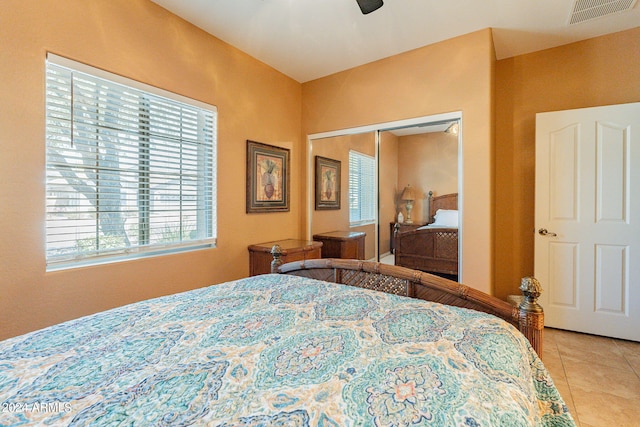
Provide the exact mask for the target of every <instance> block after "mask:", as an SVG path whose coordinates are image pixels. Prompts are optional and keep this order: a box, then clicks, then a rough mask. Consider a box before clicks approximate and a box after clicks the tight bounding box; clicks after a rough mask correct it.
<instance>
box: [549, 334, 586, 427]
mask: <svg viewBox="0 0 640 427" xmlns="http://www.w3.org/2000/svg"><path fill="white" fill-rule="evenodd" d="M555 345H556V350H557V352H558V357H559V358H560V364H561V365H562V372H563V373H564V378H565V381H566V382H567V388H568V389H569V398H570V399H571V407H572V408H573V411H574V412H573V413H572V414H571V416H572V417H573V420H574V421H575V423H576V425H577V426H578V427H579V426H580V417H579V416H578V407H577V406H576V402H575V400H574V399H573V391H572V390H571V383H570V382H569V375H567V369H566V368H565V367H564V358H563V356H562V352H561V351H560V348H559V346H560V343H558V339H557V337H556V339H555Z"/></svg>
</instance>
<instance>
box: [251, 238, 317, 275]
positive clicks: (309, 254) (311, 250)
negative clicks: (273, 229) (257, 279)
mask: <svg viewBox="0 0 640 427" xmlns="http://www.w3.org/2000/svg"><path fill="white" fill-rule="evenodd" d="M273 245H280V247H281V248H282V258H281V259H282V262H283V263H287V262H292V261H302V260H305V259H314V258H320V257H321V255H322V254H321V248H322V243H321V242H312V241H309V240H296V239H286V240H277V241H275V242H266V243H258V244H256V245H249V274H250V275H251V276H257V275H258V274H266V273H271V261H272V260H273V256H272V255H271V248H272V247H273Z"/></svg>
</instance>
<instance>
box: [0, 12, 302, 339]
mask: <svg viewBox="0 0 640 427" xmlns="http://www.w3.org/2000/svg"><path fill="white" fill-rule="evenodd" d="M47 51H51V52H53V53H56V54H58V55H60V56H65V57H69V58H71V59H74V60H76V61H79V62H83V63H87V64H89V65H92V66H94V67H98V68H103V69H105V70H107V71H110V72H112V73H116V74H121V75H124V76H126V77H129V78H132V79H134V80H139V81H142V82H144V83H147V84H151V85H154V86H158V87H161V88H163V89H166V90H170V91H173V92H177V93H179V94H181V95H185V96H188V97H191V98H195V99H198V100H201V101H204V102H207V103H210V104H213V105H215V106H217V107H218V114H219V116H218V126H219V128H218V141H219V142H218V144H219V145H218V155H219V159H218V182H219V186H218V208H219V210H218V234H219V236H218V237H219V238H218V242H219V244H218V248H216V249H210V250H201V251H195V252H189V253H182V254H179V255H169V256H162V257H156V258H149V259H145V260H138V261H130V262H121V263H117V264H110V265H103V266H96V267H87V268H81V269H76V270H68V271H59V272H55V273H46V272H45V254H44V248H45V236H44V222H45V210H44V199H45V189H44V170H45V149H44V140H45V138H44V128H45V124H44V81H45V78H44V65H45V62H44V61H45V54H46V52H47ZM0 76H2V79H0V144H1V150H0V183H1V184H0V235H1V236H2V240H1V242H0V339H3V338H6V337H10V336H14V335H17V334H20V333H23V332H27V331H30V330H34V329H37V328H40V327H43V326H47V325H50V324H54V323H57V322H60V321H63V320H67V319H71V318H75V317H78V316H81V315H85V314H89V313H92V312H96V311H100V310H105V309H108V308H110V307H115V306H119V305H123V304H127V303H130V302H133V301H137V300H142V299H146V298H151V297H155V296H159V295H164V294H170V293H175V292H179V291H184V290H187V289H192V288H197V287H201V286H205V285H209V284H212V283H219V282H223V281H227V280H231V279H235V278H239V277H244V276H247V275H248V272H249V267H248V252H247V246H248V245H249V244H251V243H260V242H265V241H270V240H277V239H283V238H290V237H293V238H297V237H299V235H300V230H301V229H302V225H301V218H302V217H303V215H302V213H301V206H302V204H301V203H300V198H299V197H298V195H299V194H300V193H301V185H304V183H303V182H302V181H301V180H300V179H298V177H299V176H301V175H302V172H301V171H302V170H303V165H304V162H305V161H306V158H304V157H303V153H304V149H303V148H301V147H302V146H301V144H302V143H301V138H300V129H301V110H300V108H301V85H300V83H298V82H295V81H294V80H292V79H290V78H288V77H286V76H285V75H283V74H281V73H279V72H277V71H275V70H273V69H272V68H270V67H268V66H266V65H265V64H263V63H261V62H259V61H257V60H255V59H253V58H251V57H249V56H248V55H247V54H245V53H243V52H241V51H239V50H237V49H235V48H233V47H231V46H229V45H228V44H226V43H223V42H222V41H220V40H218V39H216V38H214V37H212V36H210V35H208V34H206V33H205V32H203V31H201V30H199V29H197V28H196V27H194V26H192V25H191V24H188V23H186V22H185V21H183V20H181V19H179V18H177V17H176V16H175V15H172V14H170V13H169V12H167V11H166V10H164V9H162V8H160V7H159V6H157V5H155V4H154V3H152V2H150V1H146V0H145V1H141V0H135V1H132V0H91V1H86V0H38V1H24V0H3V1H2V2H0ZM247 139H251V140H255V141H261V142H265V143H268V144H272V145H278V146H281V147H285V148H289V149H291V166H292V169H293V171H294V173H293V177H292V179H291V187H292V188H291V190H292V191H291V212H288V213H273V214H252V215H247V214H245V164H246V160H245V159H246V157H245V156H246V140H247Z"/></svg>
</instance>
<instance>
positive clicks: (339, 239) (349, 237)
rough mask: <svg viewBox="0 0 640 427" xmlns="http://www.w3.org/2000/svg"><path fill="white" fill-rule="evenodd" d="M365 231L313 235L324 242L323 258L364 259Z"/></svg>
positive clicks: (316, 239) (315, 238)
mask: <svg viewBox="0 0 640 427" xmlns="http://www.w3.org/2000/svg"><path fill="white" fill-rule="evenodd" d="M366 235H367V233H365V232H364V231H332V232H330V233H319V234H314V235H313V240H315V241H319V242H322V258H345V259H348V258H350V259H364V241H365V237H366Z"/></svg>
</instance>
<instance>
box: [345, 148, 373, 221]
mask: <svg viewBox="0 0 640 427" xmlns="http://www.w3.org/2000/svg"><path fill="white" fill-rule="evenodd" d="M375 176H376V162H375V159H374V158H373V157H371V156H367V155H366V154H362V153H359V152H357V151H353V150H351V151H349V222H350V223H351V224H352V225H358V224H362V223H367V222H372V221H375V218H376V188H375Z"/></svg>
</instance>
